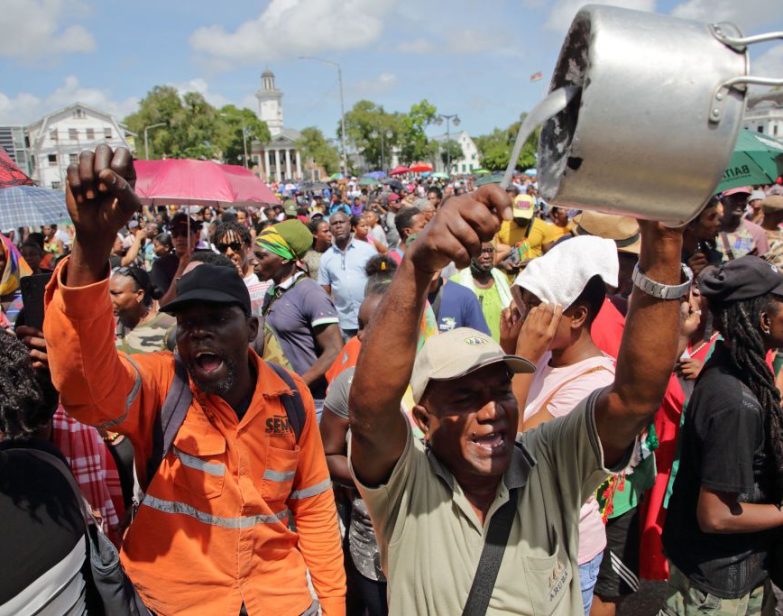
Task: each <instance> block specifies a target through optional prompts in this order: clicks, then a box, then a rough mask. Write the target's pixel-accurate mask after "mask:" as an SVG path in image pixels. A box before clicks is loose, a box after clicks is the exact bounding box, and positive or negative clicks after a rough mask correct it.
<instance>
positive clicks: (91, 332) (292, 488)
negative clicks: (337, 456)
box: [44, 259, 345, 616]
mask: <svg viewBox="0 0 783 616" xmlns="http://www.w3.org/2000/svg"><path fill="white" fill-rule="evenodd" d="M65 267H67V259H66V260H65V262H64V263H63V264H61V265H60V266H59V267H58V268H57V270H56V271H55V274H54V276H53V277H52V281H51V282H50V284H49V287H48V288H47V291H46V305H47V307H46V319H45V323H44V333H45V336H46V340H47V345H48V352H49V363H50V367H51V372H52V379H53V381H54V384H55V386H56V387H57V389H58V390H59V391H60V395H61V397H62V402H63V405H64V407H65V409H66V410H67V411H68V412H69V413H70V414H71V415H73V416H74V417H75V418H76V419H78V420H79V421H82V422H84V423H87V424H92V425H95V426H98V427H103V428H106V429H110V430H113V431H116V432H120V433H122V434H125V435H127V436H128V437H129V438H130V439H131V441H132V443H133V447H134V450H135V452H136V465H137V471H138V472H139V474H140V476H144V472H145V469H144V466H145V464H146V461H147V460H148V459H149V457H150V455H151V452H152V427H153V423H154V421H155V417H156V415H157V414H158V412H159V411H160V409H161V406H162V405H163V401H164V400H165V397H166V393H167V391H168V389H169V387H170V386H171V383H172V382H173V378H174V360H173V355H172V354H171V353H168V352H162V353H150V354H144V355H134V356H132V358H129V357H126V356H125V355H123V354H118V353H117V351H116V350H115V347H114V318H113V316H112V307H111V302H110V299H109V282H108V280H102V281H100V282H97V283H95V284H92V285H89V286H86V287H78V288H77V287H67V286H65V285H64V284H63V283H62V280H61V274H62V272H63V269H64V268H65ZM249 354H250V355H249V356H250V360H251V361H253V362H255V365H256V367H257V370H258V379H257V384H256V389H255V393H254V394H253V398H252V401H251V403H250V406H249V408H248V410H247V412H246V414H245V415H244V417H243V418H242V420H241V421H240V420H238V418H237V415H236V413H235V412H234V410H233V409H232V408H231V407H230V406H229V405H228V404H227V403H226V402H225V401H223V400H222V399H221V398H219V397H218V396H214V395H208V394H205V393H204V392H202V391H200V390H199V389H198V387H196V385H195V384H194V383H193V382H192V381H191V384H190V387H191V390H192V391H193V402H192V404H191V406H190V409H189V410H188V413H187V416H186V418H185V421H184V423H183V424H182V427H181V428H180V430H179V432H178V433H177V436H176V438H175V439H174V444H173V447H172V448H171V451H170V452H169V453H168V455H167V456H166V458H165V459H164V460H163V462H162V463H161V465H160V469H159V470H158V473H157V474H156V475H155V477H154V478H153V480H152V482H151V483H150V485H149V488H148V490H147V495H146V497H145V499H144V501H143V502H142V505H141V507H140V508H139V511H138V515H137V516H136V519H135V520H134V522H133V524H132V525H131V527H130V530H129V532H128V534H127V536H126V538H125V543H124V545H123V548H122V563H123V566H124V567H125V570H126V571H127V572H128V575H129V576H130V577H131V579H132V580H133V582H134V584H135V585H136V587H137V589H138V591H139V594H140V595H141V597H142V598H143V599H144V601H145V603H146V604H147V605H148V606H149V607H150V608H151V609H152V610H153V611H155V612H156V613H157V614H161V615H172V614H198V615H199V616H202V615H204V614H210V615H211V614H220V615H223V614H225V615H232V616H233V615H236V614H239V611H240V608H241V605H242V603H243V602H244V603H245V605H246V607H247V611H248V614H250V615H251V616H252V615H254V614H274V615H275V616H285V615H288V614H301V613H302V612H304V611H305V610H306V609H307V608H308V607H309V606H310V605H311V604H312V603H313V601H314V598H313V596H312V594H311V591H310V590H309V587H308V582H307V572H308V571H309V573H310V576H311V578H312V586H313V588H314V590H315V594H316V595H317V599H318V601H319V602H320V604H321V606H322V608H323V610H324V613H325V614H327V615H328V616H332V615H340V614H344V613H345V572H344V569H343V554H342V549H341V544H340V535H339V529H338V523H337V513H336V509H335V505H334V496H333V494H332V490H331V483H330V481H329V471H328V470H327V467H326V459H325V457H324V452H323V445H322V443H321V437H320V434H319V431H318V424H317V421H316V417H315V407H314V404H313V399H312V397H311V396H310V393H309V391H308V388H307V387H306V386H305V385H304V383H303V382H302V380H301V379H300V378H299V377H297V376H295V375H294V376H295V379H296V382H297V384H298V386H299V389H300V392H301V394H302V398H303V401H304V406H305V410H306V416H307V419H306V422H305V427H304V430H303V431H302V434H301V437H300V439H299V444H298V445H297V443H296V438H295V436H294V433H293V431H292V430H291V429H290V428H289V427H288V425H287V421H286V420H287V416H286V412H285V407H284V406H283V403H282V401H281V399H280V396H281V394H284V393H286V392H289V393H290V390H289V389H288V387H287V386H286V384H285V382H284V381H283V380H282V379H280V377H278V376H277V374H276V373H275V371H274V370H272V368H270V367H269V366H267V365H266V364H265V363H264V361H263V360H261V359H260V358H259V357H258V356H257V355H256V354H255V353H254V352H253V351H251V350H249ZM289 512H291V513H293V517H294V521H295V524H296V532H292V531H291V530H290V529H289V526H288V521H289V520H288V516H289Z"/></svg>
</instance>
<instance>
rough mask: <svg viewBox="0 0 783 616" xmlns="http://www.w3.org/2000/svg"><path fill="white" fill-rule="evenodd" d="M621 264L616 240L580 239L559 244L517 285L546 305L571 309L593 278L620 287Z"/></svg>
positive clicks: (533, 263) (522, 275) (525, 272)
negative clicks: (596, 277)
mask: <svg viewBox="0 0 783 616" xmlns="http://www.w3.org/2000/svg"><path fill="white" fill-rule="evenodd" d="M619 273H620V262H619V261H618V259H617V246H616V245H615V243H614V242H613V241H612V240H607V239H604V238H602V237H596V236H593V235H579V236H577V237H574V238H571V239H567V240H564V241H562V242H560V243H559V244H557V245H556V246H555V247H554V248H552V250H550V251H549V252H547V253H546V254H545V255H544V256H543V257H538V258H537V259H533V260H532V261H531V262H530V263H528V264H527V267H526V268H525V269H524V270H522V272H521V273H520V274H519V276H517V278H516V280H515V281H514V284H515V285H519V286H520V287H522V288H523V289H527V290H528V291H530V292H531V293H532V294H533V295H535V296H536V297H537V298H538V299H540V300H541V301H542V302H544V303H545V304H559V305H560V306H562V307H563V308H568V307H569V306H570V305H571V304H573V303H574V301H575V300H576V298H577V297H579V295H580V294H581V293H582V291H584V288H585V286H587V283H588V282H589V281H590V279H591V278H592V277H593V276H600V277H601V279H602V280H603V281H604V282H605V283H606V284H608V285H611V286H613V287H616V286H617V276H618V274H619Z"/></svg>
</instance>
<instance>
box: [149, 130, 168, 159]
mask: <svg viewBox="0 0 783 616" xmlns="http://www.w3.org/2000/svg"><path fill="white" fill-rule="evenodd" d="M159 126H166V123H165V122H158V123H157V124H150V125H149V126H145V127H144V158H146V159H147V160H149V159H150V141H149V134H148V131H149V130H150V129H151V128H158V127H159Z"/></svg>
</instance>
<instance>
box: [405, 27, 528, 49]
mask: <svg viewBox="0 0 783 616" xmlns="http://www.w3.org/2000/svg"><path fill="white" fill-rule="evenodd" d="M512 41H513V39H512V37H511V36H510V35H509V34H508V33H505V32H499V31H498V30H493V31H489V30H478V29H475V28H461V29H460V28H454V29H450V30H449V32H448V40H446V41H445V42H444V40H443V39H442V37H437V38H429V39H427V38H423V37H421V38H417V39H412V40H409V41H403V42H401V43H399V44H398V45H397V51H399V52H401V53H413V54H429V53H436V52H438V51H442V52H445V53H449V54H463V53H464V54H472V53H482V52H485V51H490V52H492V53H504V52H506V51H507V50H508V46H509V45H511V43H512Z"/></svg>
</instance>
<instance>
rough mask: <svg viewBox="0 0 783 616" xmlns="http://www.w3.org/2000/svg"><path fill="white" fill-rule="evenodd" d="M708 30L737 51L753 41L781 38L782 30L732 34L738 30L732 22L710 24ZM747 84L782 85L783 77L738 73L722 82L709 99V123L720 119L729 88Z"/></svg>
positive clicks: (761, 41) (740, 50) (782, 37)
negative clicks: (744, 34) (748, 34)
mask: <svg viewBox="0 0 783 616" xmlns="http://www.w3.org/2000/svg"><path fill="white" fill-rule="evenodd" d="M709 29H710V32H711V33H712V35H713V36H714V37H715V38H716V39H717V40H718V41H720V42H721V43H723V44H724V45H726V46H727V47H731V48H732V49H734V50H735V51H737V52H744V51H745V49H746V47H747V46H748V45H752V44H754V43H763V42H765V41H773V40H775V39H783V32H767V33H765V34H756V35H754V36H733V35H732V34H729V31H730V32H739V30H737V27H736V26H735V25H733V24H710V26H709ZM748 84H753V85H759V86H783V79H774V78H772V77H754V76H753V75H739V76H737V77H732V78H731V79H727V80H726V81H724V82H723V83H721V84H719V85H718V87H717V88H715V91H714V92H713V94H712V99H711V100H710V112H709V114H708V118H709V121H710V123H712V124H718V123H719V122H720V120H721V116H722V113H721V110H722V108H723V102H724V101H725V100H726V96H727V95H728V93H729V90H730V89H732V88H737V86H743V87H742V88H737V89H742V90H744V86H746V85H748Z"/></svg>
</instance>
